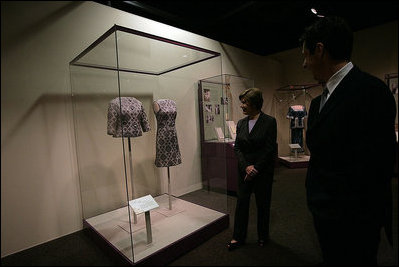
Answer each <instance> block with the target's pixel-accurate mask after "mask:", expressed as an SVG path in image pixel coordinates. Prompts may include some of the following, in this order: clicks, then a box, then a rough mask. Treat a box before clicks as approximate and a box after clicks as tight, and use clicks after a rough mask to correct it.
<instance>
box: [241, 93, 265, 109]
mask: <svg viewBox="0 0 399 267" xmlns="http://www.w3.org/2000/svg"><path fill="white" fill-rule="evenodd" d="M238 98H239V99H240V101H241V100H242V99H243V98H244V99H245V101H247V102H249V104H250V105H253V106H254V107H255V108H256V109H257V110H261V109H262V105H263V97H262V91H261V90H259V89H258V88H248V89H246V90H245V91H244V92H242V93H241V94H240V95H239V97H238Z"/></svg>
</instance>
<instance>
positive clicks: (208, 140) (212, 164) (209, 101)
mask: <svg viewBox="0 0 399 267" xmlns="http://www.w3.org/2000/svg"><path fill="white" fill-rule="evenodd" d="M253 87H254V80H253V79H251V78H247V77H242V76H238V75H232V74H222V75H217V76H213V77H209V78H205V79H202V80H200V81H199V82H198V102H199V105H198V107H199V116H200V118H199V119H200V132H201V166H202V173H203V176H202V177H203V183H204V187H205V188H207V190H209V191H217V192H226V193H227V194H229V195H236V194H237V179H238V173H237V166H238V161H237V157H236V155H235V152H234V141H235V131H236V125H237V123H238V121H239V120H240V119H241V118H243V117H244V115H243V113H242V110H241V108H240V101H239V95H240V93H242V92H243V91H244V90H245V89H248V88H253ZM208 107H211V108H208ZM216 107H219V108H218V109H217V108H216ZM209 118H210V119H209Z"/></svg>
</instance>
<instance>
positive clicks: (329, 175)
mask: <svg viewBox="0 0 399 267" xmlns="http://www.w3.org/2000/svg"><path fill="white" fill-rule="evenodd" d="M300 41H301V43H302V53H303V56H304V62H303V67H304V68H306V69H309V70H310V71H311V72H312V73H313V76H314V79H315V80H317V81H319V82H320V83H321V84H322V85H323V87H324V91H323V94H322V95H321V96H318V97H316V98H315V99H313V100H312V102H311V105H310V110H309V116H308V127H307V132H306V143H307V146H308V148H309V151H310V154H311V156H310V162H309V167H308V172H307V178H306V189H307V202H308V207H309V210H310V211H311V213H312V215H313V218H314V226H315V229H316V233H317V235H318V239H319V243H320V247H321V250H322V255H323V260H324V263H325V264H326V265H358V264H361V265H376V264H377V252H378V246H379V242H380V232H381V228H382V227H383V226H385V230H386V233H387V234H388V235H387V236H388V238H389V239H390V240H391V235H390V234H391V223H392V218H391V216H392V195H391V194H392V192H391V178H392V176H393V166H394V162H395V143H396V136H395V129H394V120H395V115H396V107H395V101H394V98H393V96H392V93H391V92H390V91H389V89H388V87H387V86H386V85H385V84H384V83H383V82H382V81H381V80H379V79H378V78H376V77H374V76H371V75H370V74H367V73H365V72H362V71H361V70H360V69H359V68H358V67H356V66H354V65H353V64H352V62H350V57H351V53H352V43H353V33H352V31H351V30H350V28H349V27H348V25H347V24H346V22H345V21H344V20H343V19H341V18H337V17H326V18H321V19H319V20H318V21H316V22H315V23H314V24H313V25H312V26H310V27H308V28H307V29H306V30H305V32H304V34H303V36H302V37H301V39H300Z"/></svg>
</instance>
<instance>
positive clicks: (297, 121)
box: [287, 105, 308, 152]
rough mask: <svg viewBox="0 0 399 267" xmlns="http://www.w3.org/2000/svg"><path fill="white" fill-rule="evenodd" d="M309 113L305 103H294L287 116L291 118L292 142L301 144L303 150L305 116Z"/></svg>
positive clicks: (300, 150) (301, 150)
mask: <svg viewBox="0 0 399 267" xmlns="http://www.w3.org/2000/svg"><path fill="white" fill-rule="evenodd" d="M307 115H308V113H307V112H306V108H305V106H303V105H294V106H290V107H289V108H288V114H287V118H288V119H290V129H291V144H299V145H300V146H301V149H299V152H303V151H304V150H303V129H304V128H305V124H304V122H303V121H304V118H305V117H306V116H307Z"/></svg>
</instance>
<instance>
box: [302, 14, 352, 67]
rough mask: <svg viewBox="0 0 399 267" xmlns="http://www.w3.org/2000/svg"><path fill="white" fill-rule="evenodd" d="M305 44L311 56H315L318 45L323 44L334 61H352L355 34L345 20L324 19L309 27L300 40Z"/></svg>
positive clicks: (335, 18) (336, 18)
mask: <svg viewBox="0 0 399 267" xmlns="http://www.w3.org/2000/svg"><path fill="white" fill-rule="evenodd" d="M299 41H300V44H301V45H303V44H305V48H307V49H309V52H310V54H311V55H313V54H314V52H315V49H316V44H317V43H318V42H320V43H323V45H324V49H326V50H327V51H328V53H329V54H330V56H331V58H332V59H336V60H348V61H349V60H350V57H351V55H352V46H353V32H352V30H351V28H350V27H349V25H348V24H347V23H346V22H345V20H344V19H343V18H340V17H324V18H320V19H318V20H317V21H316V22H315V23H314V24H312V25H311V26H309V27H307V28H306V29H305V32H304V33H303V34H302V36H301V38H300V39H299Z"/></svg>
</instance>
